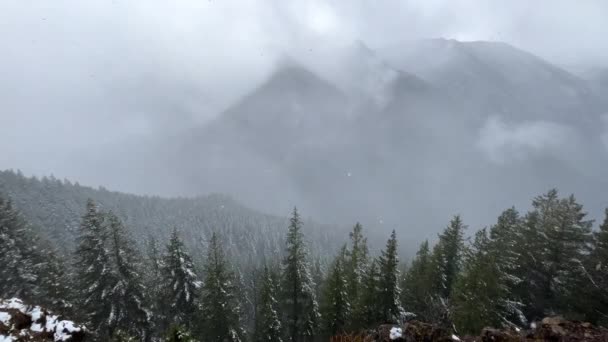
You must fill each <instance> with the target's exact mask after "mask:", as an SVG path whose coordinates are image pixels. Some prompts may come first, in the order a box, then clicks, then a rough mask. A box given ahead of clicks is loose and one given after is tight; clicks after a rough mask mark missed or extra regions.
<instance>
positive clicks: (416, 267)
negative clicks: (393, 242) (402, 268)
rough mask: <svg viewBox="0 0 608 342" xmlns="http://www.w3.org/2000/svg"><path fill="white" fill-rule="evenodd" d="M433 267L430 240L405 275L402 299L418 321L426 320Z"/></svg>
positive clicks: (419, 250)
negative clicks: (430, 273) (430, 275)
mask: <svg viewBox="0 0 608 342" xmlns="http://www.w3.org/2000/svg"><path fill="white" fill-rule="evenodd" d="M430 267H431V254H430V249H429V242H428V240H426V241H424V242H423V243H422V244H421V245H420V248H419V249H418V252H417V253H416V257H415V258H414V260H412V264H411V265H410V268H409V269H408V270H407V272H406V274H405V279H404V282H403V288H402V290H401V291H402V292H401V299H402V302H403V305H404V306H405V308H406V310H408V311H410V312H413V313H414V314H416V315H417V316H418V319H422V320H424V319H425V313H426V310H427V305H426V304H427V301H428V297H429V293H430V289H431V284H430V283H429V271H430Z"/></svg>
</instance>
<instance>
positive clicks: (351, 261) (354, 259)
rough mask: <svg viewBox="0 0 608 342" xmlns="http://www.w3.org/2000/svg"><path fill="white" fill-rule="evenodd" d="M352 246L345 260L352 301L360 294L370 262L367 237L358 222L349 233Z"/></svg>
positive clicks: (349, 293)
mask: <svg viewBox="0 0 608 342" xmlns="http://www.w3.org/2000/svg"><path fill="white" fill-rule="evenodd" d="M349 237H350V243H351V248H350V250H349V251H348V252H349V253H348V255H347V259H346V260H345V265H344V271H345V276H346V282H347V286H348V296H349V298H351V300H352V301H355V302H356V300H357V298H359V296H360V292H361V291H360V289H361V286H362V280H363V275H364V273H365V269H366V267H367V264H368V263H369V260H368V259H369V256H368V255H369V250H368V247H367V238H366V237H364V236H363V226H362V225H361V224H360V223H359V222H357V223H356V224H355V226H354V227H353V231H352V232H350V233H349Z"/></svg>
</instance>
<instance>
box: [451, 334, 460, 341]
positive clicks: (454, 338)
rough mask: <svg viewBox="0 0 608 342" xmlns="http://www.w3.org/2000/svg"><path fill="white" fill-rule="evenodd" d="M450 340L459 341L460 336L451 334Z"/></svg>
mask: <svg viewBox="0 0 608 342" xmlns="http://www.w3.org/2000/svg"><path fill="white" fill-rule="evenodd" d="M452 340H454V341H460V337H458V336H456V335H454V334H452Z"/></svg>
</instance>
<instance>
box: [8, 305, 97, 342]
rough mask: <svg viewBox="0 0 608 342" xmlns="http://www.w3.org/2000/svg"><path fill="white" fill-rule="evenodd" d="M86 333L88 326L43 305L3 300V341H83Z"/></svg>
mask: <svg viewBox="0 0 608 342" xmlns="http://www.w3.org/2000/svg"><path fill="white" fill-rule="evenodd" d="M85 335H86V330H85V329H84V327H81V326H78V325H76V324H75V323H74V322H72V321H67V320H61V319H59V317H58V316H56V315H53V314H51V313H50V312H48V311H46V310H44V309H43V308H41V307H40V306H32V305H25V304H23V302H22V301H21V300H19V299H17V298H13V299H9V300H2V299H0V341H5V340H8V341H69V342H81V341H84V340H85Z"/></svg>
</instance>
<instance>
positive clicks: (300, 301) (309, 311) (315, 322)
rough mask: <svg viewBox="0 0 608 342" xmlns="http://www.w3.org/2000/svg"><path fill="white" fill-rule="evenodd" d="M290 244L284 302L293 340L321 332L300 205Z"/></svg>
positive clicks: (293, 220)
mask: <svg viewBox="0 0 608 342" xmlns="http://www.w3.org/2000/svg"><path fill="white" fill-rule="evenodd" d="M286 245H287V246H286V256H285V258H284V259H283V274H282V290H283V296H282V302H283V304H284V309H283V310H284V311H283V314H284V316H285V319H284V321H285V322H286V325H287V326H286V328H287V333H288V338H289V340H290V341H293V342H297V341H303V340H311V339H312V337H313V336H314V335H315V334H316V332H317V329H318V326H319V320H320V315H319V309H318V304H317V299H316V296H315V292H314V286H315V284H314V282H313V280H312V277H311V275H310V265H309V263H308V260H307V258H308V252H307V249H306V246H305V244H304V236H303V234H302V221H301V220H300V215H299V214H298V211H297V209H296V208H294V210H293V215H292V217H291V219H290V224H289V228H288V232H287V241H286Z"/></svg>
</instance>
